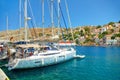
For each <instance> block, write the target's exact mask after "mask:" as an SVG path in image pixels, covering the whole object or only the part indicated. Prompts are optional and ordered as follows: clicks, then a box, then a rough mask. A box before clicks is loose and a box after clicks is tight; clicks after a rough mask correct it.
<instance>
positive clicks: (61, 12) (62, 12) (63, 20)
mask: <svg viewBox="0 0 120 80" xmlns="http://www.w3.org/2000/svg"><path fill="white" fill-rule="evenodd" d="M59 5H60V4H59ZM60 12H61V16H62V19H63V22H64V25H65V28H66V31H67V34H68V29H67V24H66V21H65V18H64V16H63V12H62V9H61V5H60Z"/></svg>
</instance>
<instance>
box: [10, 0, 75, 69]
mask: <svg viewBox="0 0 120 80" xmlns="http://www.w3.org/2000/svg"><path fill="white" fill-rule="evenodd" d="M51 1H53V0H51ZM42 3H43V7H44V0H42ZM58 3H60V0H58ZM26 5H27V0H25V18H27V14H26V13H27V12H26V11H27V8H26ZM52 6H53V5H52ZM43 21H44V20H43ZM43 23H44V22H43ZM26 25H27V21H25V27H27V26H26ZM74 56H76V50H75V49H74V48H72V47H69V48H64V49H60V48H58V47H56V46H54V45H52V44H51V45H38V44H24V45H17V52H16V55H15V57H14V58H13V59H12V60H10V61H9V63H8V70H14V69H27V68H35V67H43V66H49V65H53V64H58V63H61V62H65V61H68V60H70V59H73V58H74Z"/></svg>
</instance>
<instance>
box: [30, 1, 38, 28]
mask: <svg viewBox="0 0 120 80" xmlns="http://www.w3.org/2000/svg"><path fill="white" fill-rule="evenodd" d="M28 5H29V8H30V12H31V15H32V18H33V23H34V25H35V27H37V26H36V21H35V18H34V15H33V11H32V7H31V4H30V1H29V0H28Z"/></svg>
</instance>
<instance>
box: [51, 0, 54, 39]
mask: <svg viewBox="0 0 120 80" xmlns="http://www.w3.org/2000/svg"><path fill="white" fill-rule="evenodd" d="M53 2H54V0H51V24H52V37H54V30H53V29H54V21H53Z"/></svg>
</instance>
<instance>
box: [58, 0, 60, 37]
mask: <svg viewBox="0 0 120 80" xmlns="http://www.w3.org/2000/svg"><path fill="white" fill-rule="evenodd" d="M58 35H60V0H58Z"/></svg>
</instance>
